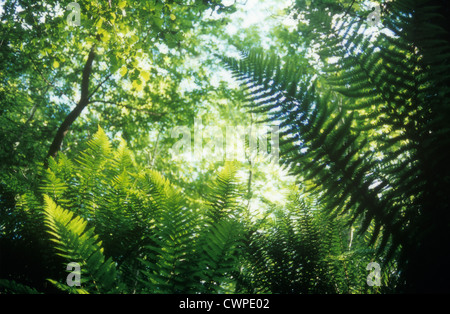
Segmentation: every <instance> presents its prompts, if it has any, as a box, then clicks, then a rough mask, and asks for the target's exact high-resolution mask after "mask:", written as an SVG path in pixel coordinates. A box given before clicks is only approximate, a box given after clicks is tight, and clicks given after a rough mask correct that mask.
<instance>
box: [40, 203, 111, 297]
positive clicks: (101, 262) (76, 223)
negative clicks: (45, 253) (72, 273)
mask: <svg viewBox="0 0 450 314" xmlns="http://www.w3.org/2000/svg"><path fill="white" fill-rule="evenodd" d="M44 201H45V207H44V214H45V224H46V226H47V227H48V228H49V230H48V233H49V234H50V235H51V236H52V241H53V242H54V243H55V245H56V248H57V250H58V251H59V253H58V255H60V256H62V257H64V258H65V259H66V260H67V261H68V263H69V262H75V263H78V264H79V265H80V267H81V281H82V284H83V285H86V286H88V287H90V288H91V289H88V291H90V292H98V293H106V292H111V291H112V290H113V289H114V281H115V280H116V268H115V264H114V262H113V261H112V260H111V259H107V260H105V257H104V255H103V249H102V247H101V242H100V241H98V236H97V235H95V234H94V230H93V229H92V228H91V229H86V227H87V224H88V222H87V221H86V220H84V219H82V218H81V217H79V216H75V215H74V214H73V213H72V212H70V211H68V210H64V209H62V208H61V207H60V206H58V205H56V204H55V202H54V201H53V200H52V199H51V198H50V197H49V196H47V195H45V196H44ZM59 287H61V285H59Z"/></svg>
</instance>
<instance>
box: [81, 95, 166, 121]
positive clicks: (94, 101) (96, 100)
mask: <svg viewBox="0 0 450 314" xmlns="http://www.w3.org/2000/svg"><path fill="white" fill-rule="evenodd" d="M96 102H98V103H103V104H111V105H115V106H119V107H123V108H127V109H130V110H136V111H140V112H144V113H146V114H148V115H151V116H155V117H162V116H164V115H165V114H166V113H165V112H156V111H152V110H149V109H147V108H136V107H133V106H130V105H125V104H121V103H118V102H115V101H110V100H101V99H95V100H91V101H90V102H89V103H96Z"/></svg>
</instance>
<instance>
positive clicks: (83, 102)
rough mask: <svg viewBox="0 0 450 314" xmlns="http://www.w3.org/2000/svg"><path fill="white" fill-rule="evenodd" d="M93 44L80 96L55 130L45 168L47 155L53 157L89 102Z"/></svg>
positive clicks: (93, 53)
mask: <svg viewBox="0 0 450 314" xmlns="http://www.w3.org/2000/svg"><path fill="white" fill-rule="evenodd" d="M95 55H96V54H95V45H94V46H92V48H91V51H90V52H89V55H88V59H87V61H86V64H85V65H84V69H83V76H82V80H81V97H80V101H79V102H78V104H77V105H76V106H75V108H74V109H73V110H72V111H71V112H70V113H69V115H68V116H67V117H66V118H65V119H64V121H63V123H62V124H61V126H60V127H59V128H58V131H57V132H56V135H55V137H54V139H53V142H52V144H51V145H50V148H49V151H48V153H47V156H46V157H45V160H44V168H45V169H46V168H47V167H48V158H49V157H55V156H56V154H57V153H58V151H59V150H60V149H61V144H62V141H63V139H64V137H65V136H66V134H67V132H68V131H69V128H70V126H71V125H72V123H73V122H74V121H75V120H76V119H77V118H78V116H79V115H80V114H81V112H82V111H83V109H84V108H85V107H86V106H87V105H88V103H89V96H90V95H89V80H90V76H91V72H92V63H93V62H94V58H95Z"/></svg>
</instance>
